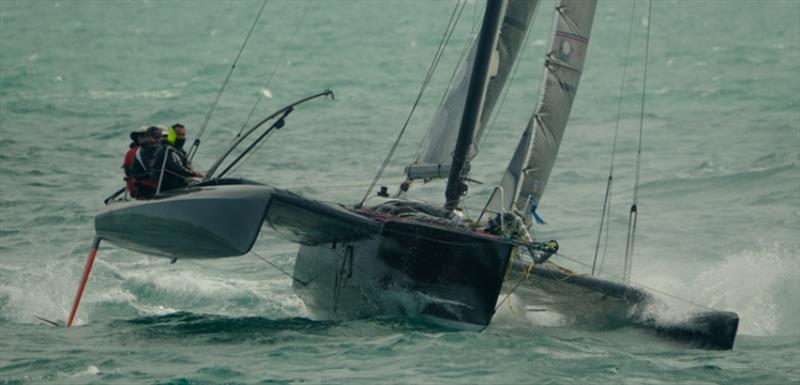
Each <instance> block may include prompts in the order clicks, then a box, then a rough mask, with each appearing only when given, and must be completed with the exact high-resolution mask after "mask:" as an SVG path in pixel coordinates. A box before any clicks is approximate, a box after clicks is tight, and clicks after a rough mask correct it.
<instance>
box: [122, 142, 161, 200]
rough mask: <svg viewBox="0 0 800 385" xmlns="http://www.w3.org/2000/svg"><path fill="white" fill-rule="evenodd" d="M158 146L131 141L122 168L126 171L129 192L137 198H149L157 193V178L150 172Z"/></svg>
mask: <svg viewBox="0 0 800 385" xmlns="http://www.w3.org/2000/svg"><path fill="white" fill-rule="evenodd" d="M156 148H157V147H156V146H144V147H140V146H139V145H137V144H135V143H131V145H130V148H129V149H128V152H127V153H126V154H125V160H124V161H123V163H122V169H123V170H124V171H125V183H126V186H127V188H128V193H129V194H130V195H131V196H132V197H134V198H137V199H147V198H151V197H152V196H153V195H155V191H156V182H157V181H156V179H154V178H153V177H152V176H151V174H150V168H151V167H150V164H151V163H152V160H153V155H155V150H156Z"/></svg>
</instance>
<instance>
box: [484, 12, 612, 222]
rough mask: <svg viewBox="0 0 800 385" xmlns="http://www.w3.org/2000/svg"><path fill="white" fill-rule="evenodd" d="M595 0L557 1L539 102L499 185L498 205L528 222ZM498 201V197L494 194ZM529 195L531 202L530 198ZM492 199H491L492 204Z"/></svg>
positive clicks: (564, 114)
mask: <svg viewBox="0 0 800 385" xmlns="http://www.w3.org/2000/svg"><path fill="white" fill-rule="evenodd" d="M596 6H597V1H596V0H559V1H558V2H557V3H556V12H555V20H554V22H553V26H554V28H553V35H552V37H551V39H550V45H549V47H548V49H547V57H546V59H545V66H544V67H545V68H544V75H543V78H542V80H543V81H542V85H541V90H540V94H539V102H538V104H537V105H536V108H535V109H534V112H533V115H532V116H531V118H530V121H529V122H528V126H527V128H526V129H525V132H524V133H523V135H522V138H521V139H520V141H519V144H518V145H517V149H516V151H515V152H514V156H513V157H512V158H511V162H510V163H509V165H508V168H507V169H506V171H505V173H504V175H503V180H502V182H501V183H500V186H501V187H502V188H503V194H502V197H503V198H502V209H503V210H507V211H516V212H517V213H518V214H519V215H522V216H523V218H524V219H525V220H526V222H529V221H530V217H531V210H530V209H529V208H530V206H531V204H536V202H538V201H539V199H541V197H542V193H543V191H544V187H545V185H546V184H547V179H548V178H549V177H550V171H551V170H552V168H553V163H554V162H555V160H556V155H557V154H558V147H559V145H560V144H561V138H562V136H563V135H564V129H565V127H566V125H567V120H568V119H569V114H570V110H571V109H572V102H573V101H574V100H575V93H576V92H577V90H578V82H579V81H580V78H581V71H582V70H583V62H584V60H585V58H586V50H587V48H588V45H589V35H590V32H591V29H592V21H593V19H594V11H595V8H596ZM495 197H496V198H498V199H497V200H499V197H500V195H495ZM532 199H534V201H533V202H531V200H532ZM496 204H497V203H495V202H493V207H497V206H496Z"/></svg>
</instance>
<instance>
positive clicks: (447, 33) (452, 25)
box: [357, 0, 463, 207]
mask: <svg viewBox="0 0 800 385" xmlns="http://www.w3.org/2000/svg"><path fill="white" fill-rule="evenodd" d="M460 1H461V0H457V1H456V6H455V7H454V8H453V13H452V14H451V15H450V21H449V22H448V24H447V27H446V28H445V30H444V34H443V35H442V40H441V41H440V42H439V47H438V48H437V50H436V54H435V55H434V57H433V61H432V62H431V65H430V67H429V68H428V74H427V75H426V76H425V80H424V81H423V82H422V87H421V88H420V90H419V93H418V94H417V99H416V100H415V101H414V105H413V106H412V107H411V112H409V114H408V117H407V118H406V122H405V123H404V124H403V128H402V129H401V130H400V133H399V134H398V135H397V139H395V141H394V144H393V145H392V148H391V150H389V154H387V155H386V159H384V160H383V164H381V168H380V170H378V174H377V175H375V178H374V179H373V180H372V184H370V186H369V188H368V189H367V192H366V193H365V194H364V197H363V198H362V199H361V202H359V203H358V205H357V207H361V206H362V205H363V204H364V201H366V200H367V197H369V194H370V193H372V189H373V188H375V185H376V184H378V180H380V179H381V176H382V175H383V171H384V170H386V166H388V165H389V161H390V160H391V159H392V155H394V152H395V150H397V146H398V145H399V144H400V139H401V138H402V137H403V134H405V132H406V128H408V123H409V122H410V121H411V117H412V116H414V111H415V110H416V109H417V105H419V101H420V99H422V95H423V94H424V93H425V89H427V88H428V84H429V83H430V81H431V78H432V77H433V73H434V71H435V70H436V67H437V66H438V64H439V60H440V59H441V58H442V54H443V53H444V48H445V47H446V46H447V42H448V40H449V36H451V35H452V31H451V29H455V27H456V24H457V22H458V19H457V18H456V14H457V13H458V12H457V11H458V4H459V3H460ZM462 9H463V7H462ZM458 14H459V15H460V13H458Z"/></svg>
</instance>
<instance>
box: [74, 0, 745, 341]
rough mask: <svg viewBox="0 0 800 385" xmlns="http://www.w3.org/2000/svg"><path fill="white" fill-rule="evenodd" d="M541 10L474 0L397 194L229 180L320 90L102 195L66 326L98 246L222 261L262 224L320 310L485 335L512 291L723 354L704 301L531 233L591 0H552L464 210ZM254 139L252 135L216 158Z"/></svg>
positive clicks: (716, 322)
mask: <svg viewBox="0 0 800 385" xmlns="http://www.w3.org/2000/svg"><path fill="white" fill-rule="evenodd" d="M538 6H539V0H488V1H487V3H486V6H485V13H484V15H483V22H482V25H481V27H480V30H479V32H478V35H477V37H476V38H475V40H474V43H473V45H472V46H471V49H470V51H469V55H468V56H467V58H466V62H465V63H464V65H463V67H462V70H461V71H460V76H459V77H458V78H457V79H458V80H457V81H456V82H455V85H454V87H453V88H452V90H451V91H450V93H449V94H448V96H447V98H446V99H445V100H444V101H443V104H442V106H441V107H440V109H439V110H438V112H437V113H436V115H435V116H434V119H433V122H432V124H431V127H430V131H429V134H428V135H427V136H426V140H425V141H424V143H423V145H422V150H421V151H420V154H419V155H418V157H417V158H416V160H415V161H414V162H413V164H412V165H411V166H409V167H408V168H407V169H406V175H407V177H408V179H407V181H406V183H404V184H403V185H402V186H401V189H400V192H399V193H398V194H397V196H394V197H390V196H389V195H388V194H387V193H385V190H383V189H382V192H381V193H379V194H378V195H377V196H374V197H371V198H369V199H365V200H362V202H361V203H359V204H356V205H338V204H330V203H325V202H321V201H317V200H314V199H309V198H306V197H303V196H300V195H298V194H295V193H292V192H290V191H288V190H284V189H281V188H277V187H273V186H269V185H265V184H261V183H257V182H254V181H250V180H246V179H241V178H230V177H226V175H227V173H228V171H229V170H231V168H232V167H233V166H234V165H235V164H237V163H238V162H239V161H240V160H241V159H242V157H243V155H245V154H246V153H248V152H249V151H250V150H252V148H253V147H254V146H255V145H256V144H257V143H259V142H260V141H261V140H262V139H263V138H264V137H266V136H268V135H269V134H270V133H271V132H273V131H274V130H276V129H278V128H280V127H282V126H283V125H284V124H285V120H286V118H287V116H288V115H289V114H290V113H291V112H292V111H294V109H295V108H297V107H299V105H301V104H303V103H305V102H307V101H309V100H311V99H315V98H318V97H321V96H333V93H332V92H331V91H328V90H326V91H324V92H320V93H318V94H314V95H311V96H309V97H307V98H305V99H302V100H299V101H297V102H295V103H293V104H291V105H289V106H287V107H285V108H283V109H281V110H279V111H277V112H275V113H274V114H272V115H271V116H269V117H267V118H265V119H263V120H262V121H260V122H258V124H256V125H254V126H253V127H252V128H250V129H249V130H247V131H246V132H244V134H243V135H241V136H240V137H238V138H237V140H235V141H234V143H233V144H232V145H231V146H230V148H229V150H228V151H227V152H225V154H223V155H222V156H221V157H220V158H219V159H218V160H217V161H216V163H214V165H213V166H212V167H211V168H210V169H209V170H208V172H207V174H206V177H205V178H204V179H203V180H202V181H201V182H199V183H196V184H193V185H191V186H189V187H188V188H185V189H179V190H172V191H165V192H159V193H158V194H157V196H156V197H155V198H154V199H151V200H133V199H129V198H127V197H125V196H122V197H120V196H112V197H110V198H109V199H106V204H107V205H106V208H105V209H104V211H102V212H101V213H100V214H98V215H97V217H96V218H95V229H96V238H95V241H94V244H93V246H92V250H91V252H90V254H89V259H88V261H87V263H86V266H85V268H84V273H83V278H82V280H81V283H80V286H79V289H78V293H77V295H76V298H75V302H74V304H73V307H72V312H71V314H70V316H69V320H68V322H67V325H68V326H69V325H71V324H72V322H73V320H74V317H75V312H76V310H77V307H78V304H79V302H80V297H81V296H82V293H83V290H84V287H85V284H86V280H87V278H88V275H89V273H90V271H91V267H92V263H93V261H94V257H95V255H96V253H97V248H98V246H99V243H100V240H104V241H107V242H109V243H112V244H114V245H117V246H119V247H123V248H126V249H130V250H134V251H137V252H141V253H145V254H148V255H157V256H164V257H168V258H170V259H172V260H173V261H174V260H176V259H178V258H225V257H234V256H240V255H244V254H246V253H248V252H249V251H250V249H251V248H252V247H253V244H254V242H255V241H256V238H257V236H258V235H259V232H260V231H261V230H262V229H264V228H268V229H267V230H270V229H271V231H274V232H275V233H277V234H278V235H279V236H280V237H283V238H285V239H287V240H290V241H293V242H296V243H298V244H299V245H300V248H299V251H298V253H297V258H296V261H295V267H294V273H293V274H292V276H293V288H294V289H295V292H296V293H297V294H298V295H299V297H301V298H302V300H303V301H304V302H305V304H306V306H307V308H308V309H309V310H310V311H311V312H312V313H313V314H314V315H315V316H317V317H320V318H326V319H350V318H355V317H371V316H376V315H388V316H402V317H412V318H417V319H424V320H428V321H432V322H435V323H437V324H441V325H445V326H447V327H452V328H457V329H466V330H482V329H484V328H485V327H486V326H488V325H489V323H490V321H491V319H492V317H493V315H494V314H495V311H496V309H497V307H498V303H500V302H501V301H500V300H499V298H502V297H503V296H505V295H508V293H510V292H515V294H516V295H520V296H522V297H524V301H525V303H526V304H530V305H532V306H534V307H536V308H542V309H549V310H552V311H557V312H564V313H572V314H576V313H580V314H582V315H583V316H585V317H605V318H608V317H618V318H622V319H626V320H628V321H629V322H630V323H632V324H634V325H638V326H642V327H646V328H650V329H654V330H655V331H656V332H657V333H658V334H659V335H662V336H666V337H669V338H671V339H674V340H680V341H687V342H689V343H691V344H692V345H694V346H700V347H706V348H715V349H730V348H732V346H733V341H734V338H735V335H736V330H737V327H738V322H739V319H738V316H737V315H736V314H735V313H731V312H722V311H714V310H710V309H709V310H705V311H702V312H699V313H693V314H690V315H688V316H686V317H683V318H682V319H681V320H678V321H675V320H673V321H669V322H666V321H659V320H657V319H656V318H655V317H654V316H653V315H648V314H649V312H647V311H645V309H646V308H647V306H648V305H651V304H652V303H653V302H654V301H657V300H656V299H655V298H654V297H653V296H652V295H651V294H649V293H648V292H647V291H645V290H644V289H641V288H638V287H635V286H633V285H631V284H630V283H628V282H625V281H623V282H619V281H616V280H608V279H604V278H600V277H598V276H595V275H581V274H576V273H574V272H572V271H570V270H567V269H564V268H562V267H559V266H558V265H556V264H554V263H552V262H551V261H548V258H549V257H550V256H551V255H553V254H554V253H555V252H556V251H557V249H558V244H557V243H555V242H552V241H550V242H536V241H534V239H533V238H532V237H531V235H530V234H529V232H528V228H530V224H531V223H532V221H534V219H537V220H538V218H537V216H536V213H535V207H536V204H537V202H538V201H539V200H540V199H541V198H542V193H543V191H544V187H545V184H546V182H547V180H548V177H549V174H550V170H551V169H552V167H553V163H554V161H555V159H556V154H557V152H558V147H559V144H560V141H561V137H562V135H563V133H564V128H565V127H566V124H567V120H568V117H569V114H570V110H571V107H572V102H573V100H574V98H575V93H576V92H577V87H578V82H579V79H580V76H581V71H582V68H583V62H584V59H585V55H586V52H587V48H588V43H589V36H590V30H591V27H592V22H593V19H594V12H595V8H596V1H595V0H557V1H556V12H555V20H554V26H553V30H552V35H551V36H550V42H549V46H548V47H549V48H548V51H547V56H546V59H545V66H544V67H545V68H544V76H543V79H542V85H541V90H540V96H539V102H538V104H537V105H536V107H535V109H534V112H533V114H532V116H531V118H530V121H529V123H528V125H527V127H526V129H525V131H524V132H523V134H522V138H521V139H520V141H519V144H518V146H517V148H516V151H515V152H514V155H513V157H512V159H511V161H510V164H509V166H508V168H507V169H506V171H505V173H504V175H503V178H502V181H501V183H500V185H499V186H498V187H496V188H495V190H494V192H493V194H492V195H491V197H490V201H489V203H487V205H486V208H485V209H484V213H488V215H484V214H481V218H479V219H478V220H475V221H471V220H465V219H464V218H463V215H462V214H461V208H462V198H463V197H464V195H465V193H466V186H467V185H466V182H467V181H468V180H469V179H468V176H469V170H470V161H471V160H472V159H473V158H474V157H475V155H476V154H477V144H478V142H479V140H480V138H481V135H482V133H483V129H484V128H486V126H487V123H488V121H489V117H490V115H491V112H492V109H493V107H494V105H495V104H496V102H497V101H498V99H499V96H500V95H501V91H502V90H503V88H504V84H505V82H506V79H507V78H508V77H509V73H510V72H511V68H512V67H513V65H514V63H515V61H516V59H517V56H518V53H519V52H520V49H521V46H522V45H523V42H524V40H525V36H526V34H527V31H528V29H529V26H530V25H531V22H532V20H533V16H534V14H535V12H536V10H537V8H538ZM262 9H263V8H262ZM268 123H269V124H268ZM255 133H260V134H259V135H255ZM251 135H252V136H253V137H256V136H257V139H255V140H252V143H251V144H250V146H249V147H248V148H246V149H245V150H244V151H240V153H241V154H240V155H239V156H238V157H236V158H235V159H234V160H232V161H230V160H228V157H229V156H230V155H231V154H232V152H233V151H234V149H235V148H237V147H238V146H239V145H240V144H241V143H243V141H244V140H245V138H248V137H251ZM195 143H196V144H197V141H196V142H195ZM226 162H227V163H226ZM223 164H227V167H225V168H223V167H222V166H223ZM435 178H447V188H446V192H445V196H446V200H445V202H444V204H443V205H431V204H427V203H423V202H419V201H415V200H411V199H408V198H406V195H407V194H406V192H407V190H408V189H409V186H410V182H411V181H413V180H417V179H423V180H431V179H435ZM491 208H494V210H490V209H491ZM165 232H169V233H170V235H169V236H165ZM565 299H567V301H565Z"/></svg>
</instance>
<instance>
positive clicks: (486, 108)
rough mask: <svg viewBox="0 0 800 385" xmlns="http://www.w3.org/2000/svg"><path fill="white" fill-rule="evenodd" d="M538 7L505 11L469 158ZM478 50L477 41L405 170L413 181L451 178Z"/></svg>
mask: <svg viewBox="0 0 800 385" xmlns="http://www.w3.org/2000/svg"><path fill="white" fill-rule="evenodd" d="M538 6H539V0H511V1H509V2H508V4H507V7H506V8H505V10H506V12H505V15H504V18H503V23H502V26H501V27H500V31H499V34H500V35H499V37H498V39H497V47H496V49H495V51H494V55H493V57H492V64H491V66H490V74H491V77H490V78H489V85H488V87H486V93H485V94H484V96H483V103H482V105H481V113H480V115H479V116H480V117H479V123H478V127H477V128H476V130H475V135H474V137H473V141H472V143H473V147H472V149H471V151H470V159H472V158H474V157H475V155H477V153H478V149H477V147H475V146H476V145H477V143H479V142H480V138H481V136H482V134H483V130H484V129H485V128H486V123H487V122H488V121H489V117H490V116H491V112H492V110H493V109H494V106H495V104H496V103H497V101H498V99H499V97H500V94H501V91H502V90H503V86H504V85H505V82H506V80H507V79H508V76H509V74H510V72H511V69H512V67H513V66H514V62H515V61H516V60H517V56H518V55H519V51H520V49H521V48H522V42H523V41H524V40H525V35H526V34H527V32H528V28H529V27H530V24H531V21H532V20H533V15H534V13H535V12H536V9H537V8H538ZM476 48H477V40H475V42H474V43H473V45H472V47H471V49H470V52H469V54H468V55H467V59H466V61H465V62H464V63H463V65H462V66H461V68H460V69H459V73H458V75H457V76H456V81H455V83H454V84H455V86H454V87H453V89H452V90H451V91H450V93H449V94H448V96H447V98H446V99H445V101H444V103H442V105H441V107H440V108H439V110H438V111H437V112H436V115H434V118H433V121H432V122H431V126H430V128H429V129H428V135H427V136H426V138H425V140H424V141H423V143H422V148H421V151H420V154H419V156H417V159H416V160H415V161H414V163H413V164H412V165H411V166H409V167H408V168H407V169H406V174H407V175H408V177H409V178H410V179H422V178H424V179H431V178H446V177H447V176H448V172H447V171H444V172H443V170H449V169H450V162H451V160H452V159H451V158H452V156H453V150H454V149H455V146H456V139H457V138H458V129H459V127H460V126H461V116H462V115H463V113H464V104H465V103H466V99H467V89H468V88H469V80H470V74H471V73H472V68H473V63H474V62H475V51H476Z"/></svg>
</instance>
